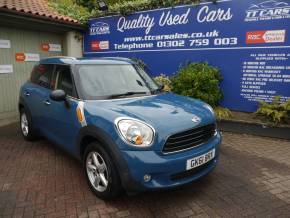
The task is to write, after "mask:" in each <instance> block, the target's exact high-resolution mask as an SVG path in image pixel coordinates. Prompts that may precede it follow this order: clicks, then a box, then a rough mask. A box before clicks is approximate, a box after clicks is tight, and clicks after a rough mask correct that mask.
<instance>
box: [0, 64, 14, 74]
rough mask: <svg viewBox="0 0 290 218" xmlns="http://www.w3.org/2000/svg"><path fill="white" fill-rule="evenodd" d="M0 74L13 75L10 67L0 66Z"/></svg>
mask: <svg viewBox="0 0 290 218" xmlns="http://www.w3.org/2000/svg"><path fill="white" fill-rule="evenodd" d="M0 73H2V74H3V73H13V66H12V65H0Z"/></svg>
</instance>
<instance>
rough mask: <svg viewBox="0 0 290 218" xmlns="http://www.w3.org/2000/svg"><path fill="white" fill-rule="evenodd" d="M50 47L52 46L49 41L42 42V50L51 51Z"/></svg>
mask: <svg viewBox="0 0 290 218" xmlns="http://www.w3.org/2000/svg"><path fill="white" fill-rule="evenodd" d="M49 49H50V46H49V44H48V43H42V44H41V50H42V51H49Z"/></svg>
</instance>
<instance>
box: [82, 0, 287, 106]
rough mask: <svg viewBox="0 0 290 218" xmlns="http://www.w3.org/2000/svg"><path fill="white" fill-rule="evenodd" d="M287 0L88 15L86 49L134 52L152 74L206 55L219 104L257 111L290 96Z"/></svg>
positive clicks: (92, 53)
mask: <svg viewBox="0 0 290 218" xmlns="http://www.w3.org/2000/svg"><path fill="white" fill-rule="evenodd" d="M289 32H290V2H289V1H286V0H243V1H239V0H220V1H217V4H213V3H212V2H202V3H200V4H199V5H198V6H194V7H193V6H192V5H183V6H177V7H175V8H163V9H156V10H150V11H141V12H136V13H134V14H131V15H129V16H121V15H120V16H109V17H102V18H94V19H91V20H90V21H89V28H88V31H87V33H86V34H85V39H84V42H85V43H84V55H85V56H87V57H103V56H117V57H129V58H139V59H142V60H143V61H144V62H146V63H147V65H148V66H149V69H150V73H151V74H152V75H153V76H156V75H159V74H161V73H163V74H167V75H173V74H175V73H176V72H177V70H178V68H179V66H180V64H182V63H185V62H188V61H193V62H200V61H206V62H208V63H209V64H211V65H213V66H217V67H218V68H220V69H221V72H222V75H223V78H224V80H223V82H222V89H223V92H224V100H223V101H222V105H223V106H225V107H228V108H230V109H233V110H241V111H254V110H256V108H257V102H258V101H259V100H265V101H270V100H271V99H272V97H273V96H275V95H281V96H282V99H283V100H287V99H288V98H290V37H289Z"/></svg>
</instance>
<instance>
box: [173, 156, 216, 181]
mask: <svg viewBox="0 0 290 218" xmlns="http://www.w3.org/2000/svg"><path fill="white" fill-rule="evenodd" d="M213 162H214V159H213V160H211V161H209V162H207V163H205V164H203V165H201V166H199V167H196V168H193V169H191V170H188V171H184V172H181V173H176V174H173V175H171V176H170V179H171V180H173V181H175V180H180V179H185V178H188V177H191V176H193V175H194V174H198V173H200V172H201V171H203V170H205V169H206V168H207V167H209V166H210V165H212V163H213Z"/></svg>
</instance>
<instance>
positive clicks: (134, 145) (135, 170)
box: [19, 57, 221, 199]
mask: <svg viewBox="0 0 290 218" xmlns="http://www.w3.org/2000/svg"><path fill="white" fill-rule="evenodd" d="M19 111H20V127H21V132H22V134H23V137H24V139H26V140H34V139H36V138H37V136H39V135H41V136H44V137H46V138H48V139H49V140H51V141H52V142H54V143H55V144H57V145H59V146H60V147H61V148H63V149H64V150H66V151H67V152H69V153H71V154H72V155H73V156H75V157H76V158H78V159H79V160H81V161H82V163H83V167H84V171H85V175H86V177H87V181H88V184H89V186H90V188H91V190H92V191H93V192H94V193H95V194H96V195H97V196H98V197H100V198H102V199H111V198H113V197H115V196H117V195H118V193H120V191H121V190H124V189H125V190H126V191H127V192H128V193H137V192H140V191H143V190H155V189H163V188H172V187H176V186H180V185H183V184H187V183H190V182H192V181H194V180H196V179H198V178H200V177H202V176H204V175H206V174H208V173H209V172H210V171H212V170H213V169H214V168H215V166H216V165H217V161H218V154H219V145H220V142H221V135H220V133H219V132H218V130H217V126H216V119H215V115H214V112H213V110H212V108H211V107H210V106H209V105H208V104H206V103H204V102H202V101H199V100H196V99H192V98H188V97H183V96H179V95H175V94H173V93H165V92H163V91H162V87H161V86H160V85H157V84H156V83H155V82H154V81H153V80H152V79H151V78H150V76H148V74H147V73H146V72H145V71H144V70H143V69H142V68H141V67H139V66H138V65H137V64H136V63H134V62H133V61H131V60H129V59H123V58H99V59H88V58H82V59H76V58H71V57H53V58H47V59H44V60H41V61H40V63H39V64H37V65H36V66H35V67H34V69H33V71H32V74H31V78H30V80H29V81H27V82H26V83H25V84H24V85H23V86H22V87H21V90H20V98H19Z"/></svg>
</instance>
